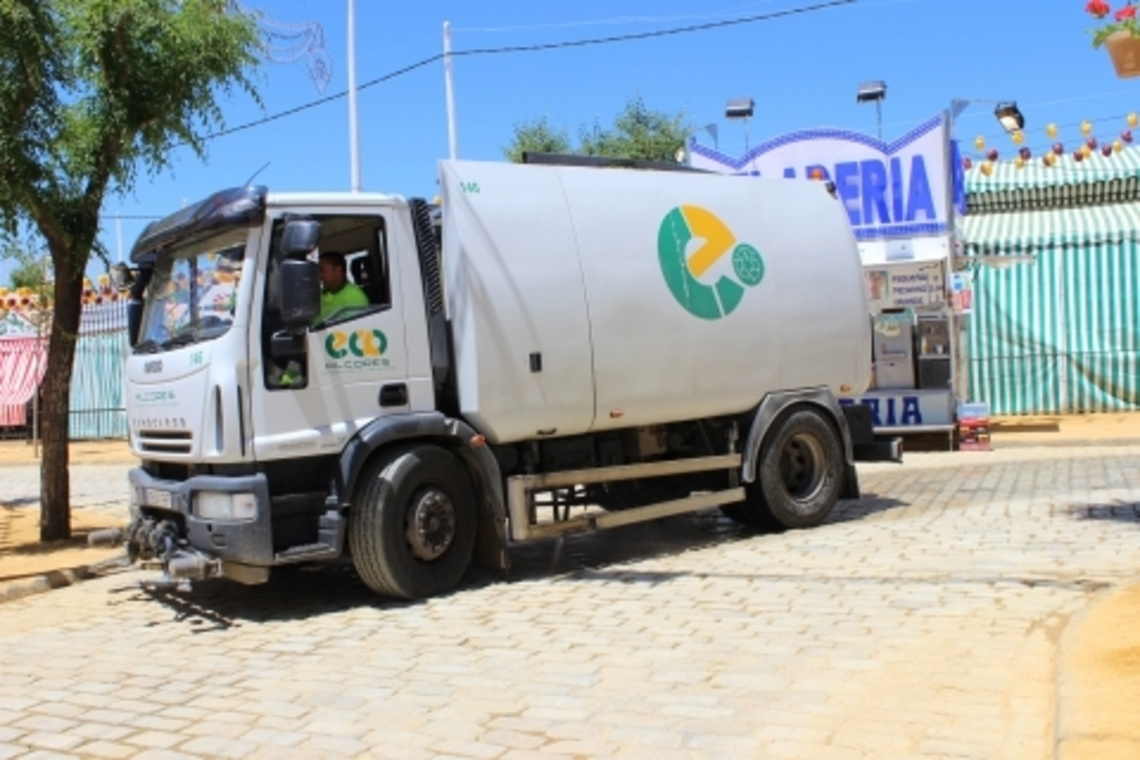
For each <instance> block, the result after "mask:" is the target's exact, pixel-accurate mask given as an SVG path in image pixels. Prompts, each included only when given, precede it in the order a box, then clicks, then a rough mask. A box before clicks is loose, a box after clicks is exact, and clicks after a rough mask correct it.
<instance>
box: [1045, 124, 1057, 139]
mask: <svg viewBox="0 0 1140 760" xmlns="http://www.w3.org/2000/svg"><path fill="white" fill-rule="evenodd" d="M1045 134H1047V135H1049V139H1050V140H1051V139H1053V138H1054V137H1056V136H1057V125H1056V124H1050V125H1048V126H1047V127H1045Z"/></svg>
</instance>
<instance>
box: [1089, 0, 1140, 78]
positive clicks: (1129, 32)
mask: <svg viewBox="0 0 1140 760" xmlns="http://www.w3.org/2000/svg"><path fill="white" fill-rule="evenodd" d="M1085 11H1086V12H1087V13H1088V14H1090V15H1091V16H1093V17H1095V18H1096V19H1097V20H1098V21H1100V22H1101V26H1100V27H1098V28H1096V29H1093V30H1092V36H1093V47H1094V48H1098V47H1100V46H1101V45H1104V46H1105V48H1107V49H1108V54H1109V56H1111V58H1112V66H1113V68H1115V69H1116V75H1117V76H1119V77H1121V78H1122V79H1128V78H1130V77H1135V76H1140V21H1138V20H1137V18H1136V11H1137V6H1135V5H1133V4H1132V3H1131V2H1129V3H1128V4H1127V5H1124V6H1122V7H1120V8H1118V9H1117V10H1116V11H1115V12H1113V10H1112V7H1111V6H1110V5H1109V4H1108V3H1107V2H1105V1H1104V0H1089V2H1088V3H1087V4H1086V5H1085Z"/></svg>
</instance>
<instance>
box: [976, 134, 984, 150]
mask: <svg viewBox="0 0 1140 760" xmlns="http://www.w3.org/2000/svg"><path fill="white" fill-rule="evenodd" d="M974 147H975V148H977V149H978V150H982V149H983V148H985V147H986V138H984V137H982V136H981V135H978V136H977V137H975V138H974Z"/></svg>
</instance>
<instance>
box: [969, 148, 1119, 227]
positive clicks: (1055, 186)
mask: <svg viewBox="0 0 1140 760" xmlns="http://www.w3.org/2000/svg"><path fill="white" fill-rule="evenodd" d="M992 166H993V170H992V173H991V174H990V176H988V177H987V176H986V175H985V174H984V173H983V172H982V170H981V164H975V165H974V166H973V168H971V169H970V170H969V171H967V172H966V173H965V179H966V206H967V208H968V209H969V211H970V213H972V214H973V213H996V212H1003V211H1025V210H1039V209H1052V208H1072V207H1075V206H1088V205H1096V204H1103V203H1129V202H1133V201H1140V147H1128V148H1125V149H1124V150H1123V151H1121V152H1120V153H1113V154H1112V155H1110V156H1103V155H1101V154H1100V153H1095V152H1094V153H1093V154H1092V155H1091V156H1089V157H1088V158H1086V159H1084V160H1083V161H1080V162H1079V163H1078V162H1077V161H1076V160H1074V159H1073V157H1072V156H1071V155H1064V156H1061V157H1059V158H1057V160H1056V164H1054V165H1053V166H1045V165H1043V164H1042V163H1041V158H1040V157H1036V158H1033V159H1032V160H1030V161H1029V162H1027V163H1026V164H1025V166H1023V167H1022V168H1020V169H1018V168H1017V166H1016V164H1015V163H1014V162H1013V161H999V162H997V163H995V164H993V165H992Z"/></svg>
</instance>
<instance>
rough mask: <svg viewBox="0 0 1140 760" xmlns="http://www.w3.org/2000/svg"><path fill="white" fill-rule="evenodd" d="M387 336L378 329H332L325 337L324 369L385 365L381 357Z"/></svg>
mask: <svg viewBox="0 0 1140 760" xmlns="http://www.w3.org/2000/svg"><path fill="white" fill-rule="evenodd" d="M387 350H388V336H387V335H385V334H384V333H383V332H381V331H380V330H354V331H353V332H339V331H333V332H331V333H329V336H328V337H327V338H325V369H330V370H341V371H351V370H361V369H376V368H378V367H387V366H388V365H389V361H388V360H387V359H385V358H383V356H384V353H385V352H386V351H387Z"/></svg>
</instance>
